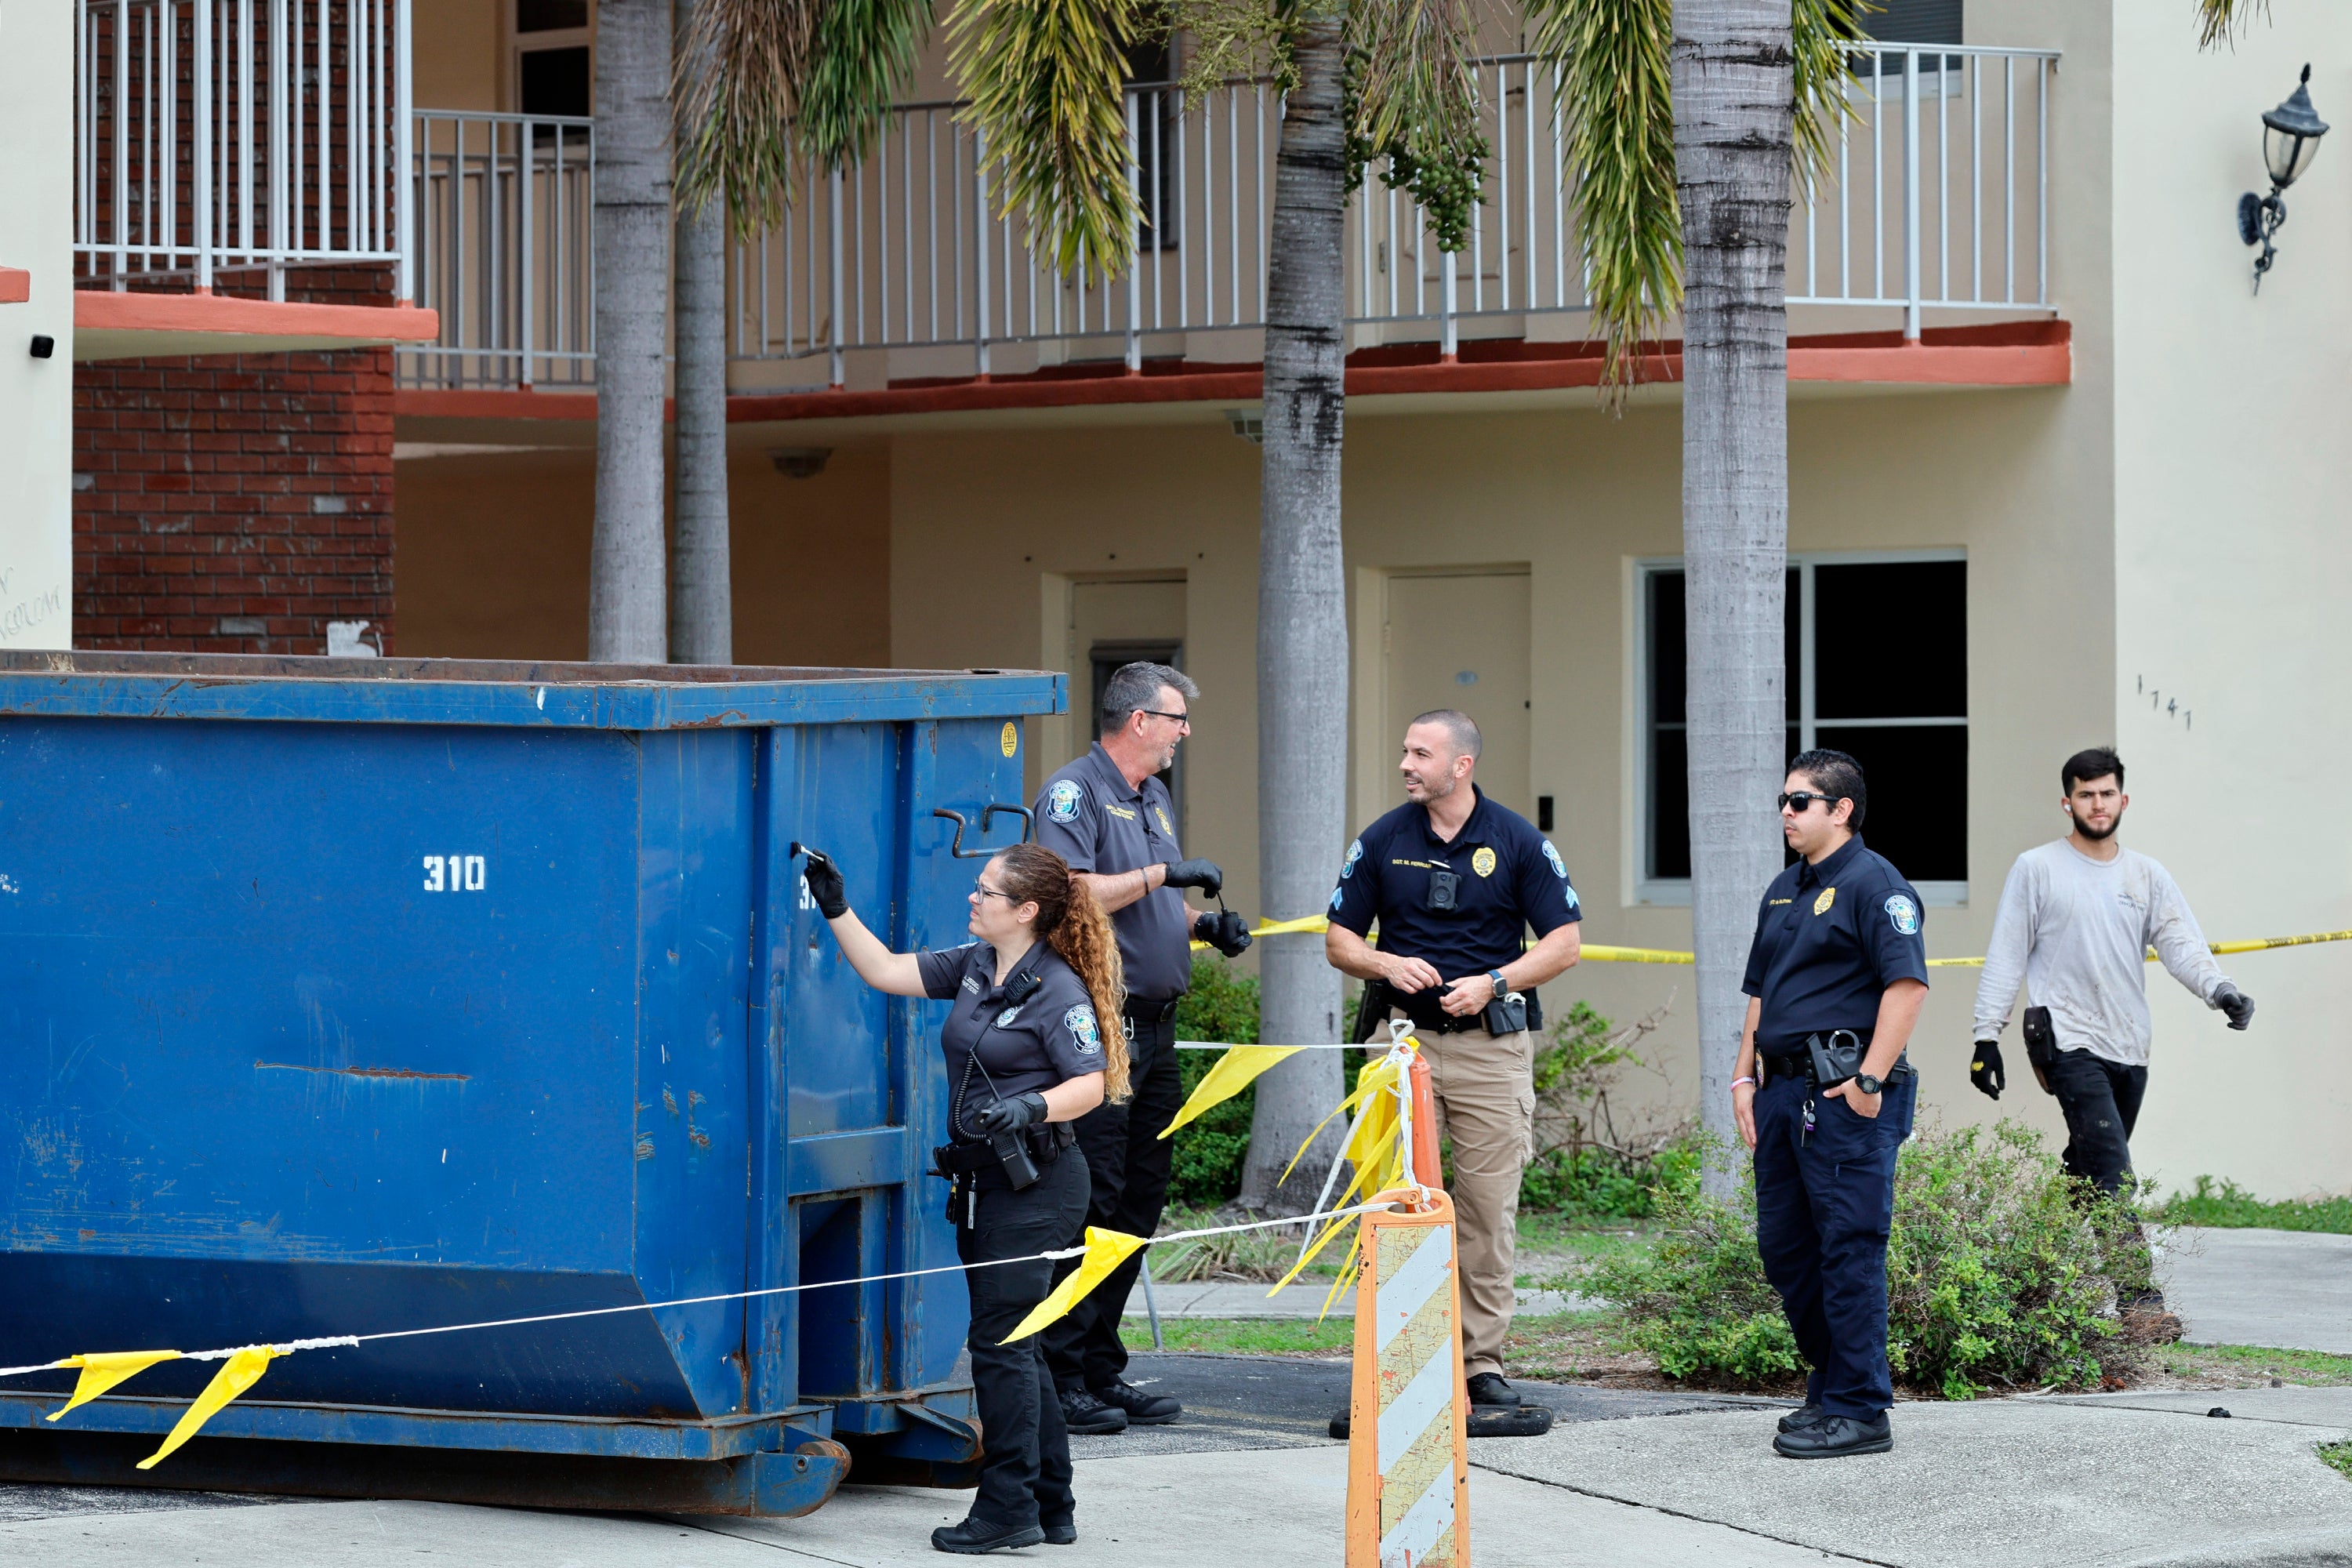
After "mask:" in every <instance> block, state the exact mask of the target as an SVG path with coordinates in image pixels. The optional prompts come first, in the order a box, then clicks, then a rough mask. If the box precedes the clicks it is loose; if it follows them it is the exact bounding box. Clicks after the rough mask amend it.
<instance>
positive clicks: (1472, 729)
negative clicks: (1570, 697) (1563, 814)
mask: <svg viewBox="0 0 2352 1568" xmlns="http://www.w3.org/2000/svg"><path fill="white" fill-rule="evenodd" d="M1478 752H1479V736H1478V726H1477V725H1476V724H1475V722H1473V721H1472V720H1471V718H1470V715H1468V714H1467V713H1463V712H1460V711H1457V710H1454V709H1451V708H1441V709H1439V710H1436V711H1434V712H1430V713H1423V715H1421V716H1420V717H1419V718H1417V719H1415V720H1414V721H1412V724H1411V725H1410V726H1408V727H1407V728H1406V730H1405V732H1404V755H1403V757H1402V760H1401V761H1400V762H1399V763H1398V764H1397V771H1398V772H1399V773H1401V774H1402V775H1403V779H1404V794H1405V804H1404V805H1401V806H1399V807H1397V808H1396V809H1395V810H1394V811H1391V812H1390V813H1389V814H1388V815H1387V816H1383V817H1381V819H1380V820H1379V821H1378V822H1375V823H1374V824H1372V825H1371V826H1370V827H1368V828H1366V829H1365V830H1364V834H1363V837H1360V838H1359V839H1357V840H1356V841H1355V843H1353V844H1351V845H1349V847H1348V858H1347V859H1346V860H1345V861H1343V862H1342V863H1341V865H1340V867H1339V886H1338V887H1337V888H1335V889H1333V890H1332V893H1331V925H1330V930H1329V931H1328V933H1327V934H1326V936H1325V938H1324V953H1325V956H1327V957H1328V959H1329V960H1330V962H1331V964H1332V966H1333V967H1334V968H1336V969H1338V970H1339V971H1340V972H1341V973H1347V974H1352V975H1354V976H1355V977H1356V978H1357V979H1359V980H1361V981H1363V982H1364V983H1365V985H1364V1007H1363V1014H1362V1016H1361V1021H1360V1023H1359V1025H1358V1027H1357V1031H1356V1032H1357V1037H1358V1038H1359V1039H1361V1038H1363V1037H1364V1036H1365V1034H1366V1031H1367V1029H1368V1028H1369V1027H1371V1026H1376V1022H1377V1021H1378V1020H1382V1019H1386V1018H1387V1017H1389V1016H1390V1015H1391V1013H1392V1012H1393V1013H1398V1014H1402V1015H1403V1016H1406V1017H1408V1018H1411V1019H1412V1023H1413V1032H1414V1034H1415V1035H1416V1036H1417V1037H1419V1038H1420V1040H1421V1046H1422V1054H1423V1057H1425V1058H1427V1060H1428V1062H1429V1068H1430V1079H1431V1088H1433V1089H1434V1090H1435V1091H1436V1097H1437V1122H1438V1126H1437V1131H1438V1133H1439V1135H1440V1136H1441V1137H1444V1136H1447V1135H1451V1137H1452V1139H1453V1142H1454V1185H1453V1188H1452V1196H1453V1199H1454V1211H1455V1213H1456V1215H1458V1216H1459V1218H1460V1222H1461V1226H1462V1230H1461V1243H1460V1260H1461V1286H1462V1359H1463V1364H1464V1370H1465V1372H1466V1373H1468V1377H1469V1391H1470V1400H1471V1403H1472V1404H1473V1405H1486V1406H1503V1407H1505V1408H1513V1407H1517V1405H1518V1404H1519V1400H1518V1397H1517V1395H1516V1394H1513V1393H1512V1392H1511V1387H1510V1384H1507V1383H1506V1382H1505V1381H1504V1380H1503V1336H1504V1334H1505V1333H1506V1332H1507V1331H1508V1330H1509V1329H1510V1326H1511V1312H1512V1309H1513V1306H1514V1305H1515V1298H1514V1294H1513V1290H1512V1264H1513V1261H1514V1258H1515V1256H1516V1248H1517V1237H1518V1233H1517V1220H1518V1212H1519V1173H1520V1172H1521V1171H1522V1170H1524V1169H1525V1168H1526V1165H1527V1163H1528V1159H1529V1158H1530V1157H1531V1156H1532V1154H1533V1153H1534V1142H1535V1050H1536V1031H1537V1030H1538V1029H1540V1028H1541V1027H1542V1026H1543V1008H1542V1005H1541V1003H1540V1002H1539V1001H1538V998H1537V996H1536V987H1537V986H1538V985H1540V984H1543V983H1544V982H1546V981H1548V980H1550V979H1553V978H1555V977H1557V976H1558V975H1559V974H1561V973H1565V972H1566V971H1567V969H1568V966H1569V965H1570V964H1572V963H1575V962H1576V958H1577V952H1578V935H1577V922H1578V921H1580V920H1581V919H1582V918H1583V911H1582V910H1580V908H1579V907H1578V904H1577V898H1576V889H1574V888H1573V887H1571V886H1570V884H1569V880H1568V867H1567V866H1566V864H1564V863H1563V862H1562V861H1561V859H1560V858H1559V850H1557V849H1555V848H1553V847H1552V846H1551V841H1550V840H1549V839H1548V838H1546V837H1543V835H1542V834H1540V833H1538V832H1537V831H1536V829H1535V827H1534V826H1533V825H1532V824H1530V823H1529V822H1528V819H1527V818H1526V817H1524V816H1520V815H1519V814H1518V813H1517V812H1515V811H1513V810H1511V809H1510V808H1509V807H1507V806H1504V805H1496V803H1495V802H1494V801H1492V800H1489V799H1488V798H1487V797H1486V795H1485V794H1484V793H1483V792H1481V791H1480V789H1479V788H1478V786H1477V785H1476V784H1474V783H1472V782H1471V774H1472V773H1474V772H1475V770H1476V768H1477V765H1478ZM1375 920H1377V921H1380V927H1381V944H1380V946H1379V947H1378V948H1374V947H1373V946H1372V945H1371V944H1370V942H1366V941H1365V940H1364V938H1365V937H1366V935H1367V934H1368V933H1369V932H1370V931H1371V928H1372V922H1373V921H1375ZM1529 927H1533V928H1534V930H1535V933H1536V943H1535V945H1534V946H1533V947H1529V946H1528V945H1527V932H1528V928H1529Z"/></svg>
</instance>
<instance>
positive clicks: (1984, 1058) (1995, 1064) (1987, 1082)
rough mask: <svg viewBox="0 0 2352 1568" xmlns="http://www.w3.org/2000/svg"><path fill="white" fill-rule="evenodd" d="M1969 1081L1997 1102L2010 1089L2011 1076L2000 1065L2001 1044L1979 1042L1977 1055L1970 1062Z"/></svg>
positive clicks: (1986, 1041) (1996, 1042) (1993, 1041)
mask: <svg viewBox="0 0 2352 1568" xmlns="http://www.w3.org/2000/svg"><path fill="white" fill-rule="evenodd" d="M1969 1082H1970V1083H1972V1084H1974V1085H1976V1086H1977V1087H1978V1088H1979V1089H1982V1090H1984V1091H1985V1093H1986V1094H1988V1095H1990V1097H1991V1098H1993V1099H1995V1100H1999V1099H2000V1091H2001V1090H2002V1089H2007V1088H2008V1087H2009V1074H2008V1072H2007V1070H2006V1069H2005V1068H2002V1067H2001V1065H2000V1041H1998V1040H1979V1041H1978V1042H1977V1050H1976V1055H1975V1056H1974V1057H1973V1058H1970V1059H1969Z"/></svg>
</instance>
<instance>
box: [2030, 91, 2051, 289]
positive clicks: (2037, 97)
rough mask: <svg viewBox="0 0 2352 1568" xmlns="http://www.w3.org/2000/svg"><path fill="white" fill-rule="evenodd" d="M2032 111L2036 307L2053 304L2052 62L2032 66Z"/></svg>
mask: <svg viewBox="0 0 2352 1568" xmlns="http://www.w3.org/2000/svg"><path fill="white" fill-rule="evenodd" d="M2033 111H2034V114H2035V115H2036V116H2037V117H2038V118H2037V121H2036V123H2035V126H2034V139H2033V158H2034V176H2035V180H2036V182H2037V189H2036V192H2035V195H2034V225H2033V227H2034V244H2035V246H2036V247H2037V248H2038V252H2039V254H2038V257H2037V259H2036V270H2035V274H2034V276H2035V283H2034V288H2033V300H2034V303H2036V304H2038V305H2047V304H2048V303H2050V62H2049V61H2048V60H2047V59H2037V60H2035V61H2034V62H2033Z"/></svg>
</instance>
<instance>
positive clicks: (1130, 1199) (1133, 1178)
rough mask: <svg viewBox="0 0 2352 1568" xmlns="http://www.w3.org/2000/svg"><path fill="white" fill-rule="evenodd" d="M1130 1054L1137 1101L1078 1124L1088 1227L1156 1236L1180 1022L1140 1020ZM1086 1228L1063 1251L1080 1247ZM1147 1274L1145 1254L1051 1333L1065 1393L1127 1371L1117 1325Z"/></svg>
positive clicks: (1176, 1097) (1179, 1092) (1052, 1359)
mask: <svg viewBox="0 0 2352 1568" xmlns="http://www.w3.org/2000/svg"><path fill="white" fill-rule="evenodd" d="M1127 1050H1128V1058H1129V1078H1130V1079H1131V1081H1132V1083H1133V1086H1134V1089H1135V1098H1134V1099H1132V1100H1129V1101H1128V1102H1127V1103H1126V1104H1124V1105H1112V1104H1110V1103H1108V1101H1106V1102H1105V1103H1103V1104H1101V1105H1098V1106H1097V1107H1096V1108H1095V1109H1094V1110H1089V1111H1087V1113H1086V1114H1085V1115H1084V1116H1081V1117H1079V1118H1078V1121H1077V1129H1078V1147H1079V1148H1080V1149H1083V1150H1084V1151H1086V1156H1087V1173H1088V1175H1089V1177H1090V1178H1091V1180H1092V1183H1093V1188H1094V1190H1093V1193H1092V1194H1091V1195H1090V1196H1089V1197H1088V1198H1087V1216H1086V1224H1087V1225H1092V1226H1101V1227H1102V1228H1103V1229H1105V1230H1120V1231H1125V1232H1126V1233H1127V1234H1128V1235H1129V1236H1150V1234H1151V1233H1152V1232H1153V1231H1155V1230H1157V1229H1159V1228H1160V1210H1161V1209H1163V1208H1165V1207H1167V1205H1168V1174H1169V1172H1170V1171H1171V1169H1172V1168H1173V1165H1174V1163H1175V1159H1176V1141H1175V1140H1174V1139H1172V1138H1162V1137H1161V1136H1160V1129H1161V1128H1163V1127H1165V1126H1167V1125H1168V1124H1169V1123H1170V1122H1171V1121H1175V1120H1176V1112H1177V1111H1178V1110H1181V1109H1182V1108H1183V1104H1184V1080H1183V1078H1182V1075H1181V1074H1180V1073H1179V1072H1178V1071H1177V1069H1176V1021H1175V1020H1174V1019H1172V1018H1170V1019H1166V1020H1163V1021H1161V1022H1159V1023H1145V1022H1143V1021H1141V1020H1137V1022H1136V1025H1135V1037H1134V1038H1133V1039H1132V1040H1130V1041H1129V1042H1128V1047H1127ZM1082 1228H1083V1227H1081V1228H1080V1229H1074V1230H1073V1231H1072V1232H1071V1234H1070V1236H1069V1237H1067V1238H1066V1240H1065V1241H1064V1242H1063V1243H1062V1245H1064V1246H1072V1245H1075V1244H1076V1242H1077V1241H1078V1239H1079V1238H1080V1235H1081V1234H1082ZM1077 1266H1078V1260H1077V1259H1076V1258H1066V1259H1065V1260H1064V1261H1062V1262H1060V1263H1058V1264H1055V1266H1054V1278H1055V1280H1056V1281H1058V1280H1059V1279H1061V1278H1062V1277H1063V1276H1064V1275H1066V1274H1067V1273H1069V1272H1070V1270H1072V1269H1074V1268H1076V1267H1077ZM1142 1268H1143V1254H1142V1253H1140V1252H1138V1253H1135V1254H1133V1255H1132V1256H1130V1257H1129V1258H1127V1259H1126V1260H1125V1261H1123V1262H1122V1263H1120V1264H1119V1266H1118V1268H1114V1269H1112V1270H1111V1271H1110V1273H1109V1274H1108V1276H1107V1277H1105V1279H1103V1282H1102V1283H1101V1284H1099V1285H1097V1286H1096V1287H1095V1288H1094V1289H1093V1290H1092V1291H1090V1292H1089V1293H1088V1294H1087V1299H1086V1300H1083V1301H1080V1302H1079V1303H1078V1304H1077V1305H1076V1307H1074V1308H1072V1309H1071V1310H1070V1315H1069V1316H1068V1317H1066V1318H1064V1319H1063V1320H1062V1321H1060V1322H1058V1323H1055V1325H1053V1327H1051V1328H1049V1329H1047V1330H1046V1331H1045V1356H1046V1360H1047V1361H1048V1362H1049V1363H1051V1364H1052V1366H1053V1369H1054V1381H1055V1384H1058V1385H1060V1387H1061V1388H1062V1389H1063V1390H1064V1391H1065V1392H1075V1391H1076V1390H1078V1389H1081V1388H1108V1387H1109V1386H1110V1385H1111V1384H1114V1383H1116V1382H1118V1380H1119V1377H1120V1375H1121V1374H1122V1373H1125V1372H1126V1371H1127V1346H1126V1345H1124V1344H1123V1343H1121V1342H1119V1337H1118V1324H1119V1320H1120V1319H1121V1318H1122V1317H1124V1316H1126V1313H1127V1296H1128V1292H1129V1291H1130V1290H1132V1289H1135V1280H1136V1277H1137V1275H1138V1274H1139V1273H1140V1272H1141V1270H1142Z"/></svg>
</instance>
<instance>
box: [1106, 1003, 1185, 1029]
mask: <svg viewBox="0 0 2352 1568" xmlns="http://www.w3.org/2000/svg"><path fill="white" fill-rule="evenodd" d="M1183 1000H1184V998H1183V997H1181V996H1171V997H1170V998H1168V1000H1167V1001H1165V1002H1139V1001H1137V1000H1136V999H1135V998H1134V997H1132V996H1129V998H1127V1000H1125V1001H1124V1002H1121V1003H1120V1004H1119V1005H1118V1010H1119V1012H1120V1013H1122V1014H1124V1015H1125V1016H1128V1017H1129V1018H1132V1019H1134V1020H1135V1021H1136V1022H1137V1023H1139V1024H1164V1023H1166V1022H1168V1020H1169V1019H1171V1018H1173V1017H1174V1016H1176V1009H1177V1007H1178V1005H1180V1004H1181V1003H1182V1002H1183Z"/></svg>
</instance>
